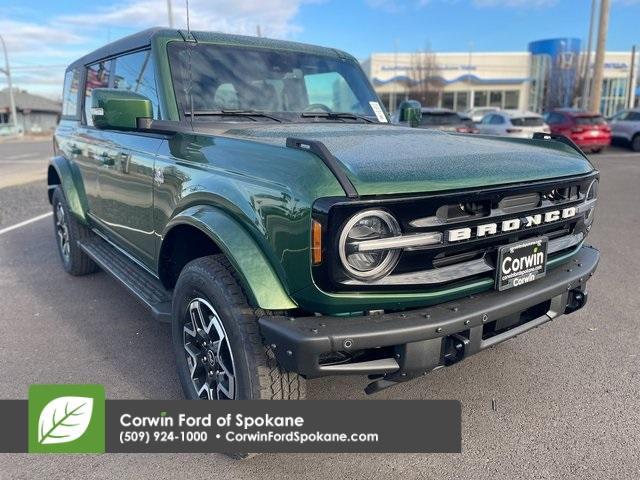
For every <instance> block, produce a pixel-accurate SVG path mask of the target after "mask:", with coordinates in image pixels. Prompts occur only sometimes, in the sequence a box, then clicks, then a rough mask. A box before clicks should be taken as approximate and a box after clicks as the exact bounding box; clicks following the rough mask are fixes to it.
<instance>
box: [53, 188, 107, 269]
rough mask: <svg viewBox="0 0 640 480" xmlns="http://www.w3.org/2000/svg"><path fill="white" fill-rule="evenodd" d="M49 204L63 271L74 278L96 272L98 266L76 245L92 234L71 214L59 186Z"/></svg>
mask: <svg viewBox="0 0 640 480" xmlns="http://www.w3.org/2000/svg"><path fill="white" fill-rule="evenodd" d="M51 204H52V205H53V228H54V232H55V235H56V244H57V246H58V254H59V255H60V260H61V261H62V266H63V267H64V269H65V271H66V272H67V273H69V274H71V275H74V276H80V275H87V274H89V273H93V272H96V271H97V270H98V265H96V264H95V262H94V261H93V260H91V258H89V257H88V256H87V254H86V253H84V251H83V250H82V249H81V248H80V246H79V245H78V241H82V240H85V239H87V238H89V237H90V236H91V235H93V234H92V233H91V231H90V230H89V229H88V228H87V227H86V226H84V225H83V224H81V223H80V222H79V221H78V219H77V218H76V217H75V216H74V215H73V213H71V210H70V209H69V205H68V204H67V199H66V198H65V196H64V191H63V190H62V187H61V186H60V185H58V186H57V187H56V188H55V190H54V191H53V195H52V196H51Z"/></svg>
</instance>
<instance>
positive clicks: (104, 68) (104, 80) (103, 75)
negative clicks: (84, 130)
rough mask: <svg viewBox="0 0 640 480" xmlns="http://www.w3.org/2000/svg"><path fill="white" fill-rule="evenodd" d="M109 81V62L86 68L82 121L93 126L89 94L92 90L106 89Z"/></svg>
mask: <svg viewBox="0 0 640 480" xmlns="http://www.w3.org/2000/svg"><path fill="white" fill-rule="evenodd" d="M110 81H111V60H107V61H104V62H99V63H96V64H94V65H90V66H89V67H87V84H86V86H85V89H84V119H85V121H86V122H87V125H89V126H93V120H92V118H91V92H93V89H94V88H108V87H109V82H110Z"/></svg>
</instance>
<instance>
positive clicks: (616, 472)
mask: <svg viewBox="0 0 640 480" xmlns="http://www.w3.org/2000/svg"><path fill="white" fill-rule="evenodd" d="M50 145H51V143H50V142H20V143H4V144H2V143H0V179H4V180H5V183H4V184H0V398H4V399H11V398H26V395H27V387H28V385H29V384H32V383H102V384H104V386H105V388H106V391H107V396H108V397H109V398H114V399H179V398H181V392H180V387H179V385H178V381H177V377H176V375H175V372H174V362H173V356H172V353H171V350H170V338H169V327H168V326H167V325H164V324H157V323H154V321H153V320H151V318H150V315H149V313H148V312H147V311H146V310H145V309H144V308H143V307H141V306H139V305H138V303H137V302H136V301H135V300H134V299H133V298H132V297H131V296H129V295H128V294H127V293H126V292H125V290H124V289H123V288H122V287H120V286H119V285H118V284H117V283H116V282H115V281H114V280H112V279H111V278H110V277H109V276H108V275H107V274H105V273H97V274H95V275H91V276H87V277H83V278H74V277H70V276H68V275H67V274H65V273H64V271H63V270H62V268H61V267H60V265H59V260H58V257H57V253H56V251H55V244H54V237H53V227H52V220H51V218H43V219H40V220H37V221H34V222H32V223H28V224H25V225H23V226H21V227H18V228H15V229H10V230H7V227H10V226H12V225H16V224H20V222H22V221H24V220H28V219H30V218H33V217H37V216H39V215H41V214H43V213H47V212H48V211H49V205H48V203H47V202H46V188H45V186H44V168H45V166H46V156H47V155H48V152H49V151H50V149H51V147H50ZM592 159H593V162H594V164H595V165H596V166H597V167H598V168H599V169H600V171H601V187H600V202H599V206H598V211H597V218H596V224H595V226H594V228H593V231H592V233H591V235H590V238H589V242H590V243H592V244H594V245H596V246H598V247H599V248H600V249H601V251H602V262H601V264H600V267H599V269H598V272H597V273H596V275H595V276H594V277H593V279H592V280H591V281H590V283H589V287H590V288H589V293H590V298H589V304H588V305H587V307H586V308H585V309H583V310H581V311H579V312H577V313H576V314H574V315H571V316H567V317H561V318H560V319H558V320H557V321H554V322H551V323H548V324H545V325H543V326H542V327H540V328H538V329H536V330H533V331H531V332H529V333H527V334H525V335H521V336H519V337H517V338H515V339H512V340H510V341H508V342H506V343H503V344H501V345H498V346H497V347H495V348H493V349H490V350H487V351H484V352H482V353H480V354H479V355H476V356H474V357H472V358H470V359H468V360H466V361H464V362H462V363H459V364H456V365H454V366H453V367H450V368H448V369H442V370H439V371H437V372H434V373H432V374H431V375H428V376H426V377H424V378H421V379H419V380H416V381H413V382H410V383H406V384H404V385H400V386H398V387H395V388H392V389H388V390H385V391H383V392H381V393H379V394H377V395H375V396H373V397H368V398H370V399H387V398H396V399H431V398H441V399H459V400H460V401H461V402H462V410H463V453H462V454H448V455H425V454H403V455H397V454H393V455H391V454H388V455H369V454H366V455H365V454H360V455H353V454H322V455H310V454H296V455H293V454H277V455H276V454H269V455H262V456H259V457H256V458H253V459H250V460H247V461H243V462H237V461H233V460H230V459H229V458H227V457H225V456H222V455H217V454H189V455H187V454H181V455H178V454H175V455H174V454H163V455H160V454H157V455H151V454H145V455H143V454H140V455H117V454H105V455H97V456H96V455H93V456H91V455H64V456H63V455H60V456H54V455H31V456H26V455H9V454H4V455H0V479H2V480H4V479H18V478H25V479H27V478H51V479H54V478H87V479H98V478H105V479H113V478H154V479H158V478H200V477H208V478H216V479H227V478H229V479H231V478H233V479H244V478H251V479H256V478H276V477H277V478H281V479H288V478H306V477H311V478H325V477H326V478H329V477H331V478H363V479H364V478H391V477H393V478H438V479H440V478H476V479H477V478H504V479H513V478H581V479H583V478H589V479H591V478H602V479H613V478H620V479H627V478H629V479H631V478H640V414H639V412H640V395H639V394H640V368H639V367H640V356H639V354H638V344H639V343H640V329H639V328H638V319H639V315H638V313H639V312H640V287H639V286H638V278H639V275H638V272H639V271H640V247H639V245H638V240H637V238H638V237H640V213H638V212H639V211H638V205H640V188H639V185H640V154H633V153H631V152H629V151H627V150H624V149H618V148H615V149H611V150H609V151H607V152H605V153H603V154H599V155H593V156H592ZM10 160H11V161H10ZM21 160H24V162H23V164H22V165H21V167H22V168H17V167H16V165H19V164H20V161H21ZM26 160H29V162H27V161H26ZM33 180H36V181H35V182H34V181H33ZM365 384H366V379H364V378H361V377H338V378H329V379H321V380H313V381H310V382H309V383H308V385H309V396H310V397H311V398H315V399H324V398H327V399H329V398H330V399H359V398H366V396H365V395H364V393H363V388H364V386H365ZM372 421H375V419H372ZM0 428H2V427H1V426H0Z"/></svg>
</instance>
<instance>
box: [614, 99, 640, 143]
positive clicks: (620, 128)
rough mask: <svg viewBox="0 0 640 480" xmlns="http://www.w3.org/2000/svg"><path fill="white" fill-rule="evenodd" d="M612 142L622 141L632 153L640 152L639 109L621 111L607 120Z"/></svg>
mask: <svg viewBox="0 0 640 480" xmlns="http://www.w3.org/2000/svg"><path fill="white" fill-rule="evenodd" d="M609 126H610V127H611V136H612V137H613V140H617V141H620V140H622V141H624V142H625V143H628V145H630V146H631V149H632V150H633V151H634V152H640V108H636V109H633V110H622V111H621V112H618V113H616V114H615V115H614V116H613V117H611V120H609Z"/></svg>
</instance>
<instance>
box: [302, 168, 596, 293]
mask: <svg viewBox="0 0 640 480" xmlns="http://www.w3.org/2000/svg"><path fill="white" fill-rule="evenodd" d="M593 178H595V175H588V176H583V177H580V178H574V179H568V180H564V181H558V180H555V181H553V182H539V183H536V184H529V185H518V186H511V187H499V188H494V189H486V190H475V191H466V192H453V193H444V194H437V195H432V196H425V197H412V198H391V199H389V198H386V199H381V198H375V199H371V200H362V199H360V200H354V201H347V202H344V201H339V202H338V201H336V202H334V203H332V204H330V205H322V202H321V203H320V205H315V206H314V208H315V210H314V217H315V218H320V219H321V221H322V223H323V225H324V228H325V229H326V237H325V238H326V239H327V240H328V242H327V250H329V251H334V252H335V251H337V237H339V234H340V232H341V230H342V227H343V225H344V224H345V222H346V221H347V220H348V219H349V218H350V217H351V216H352V215H354V214H355V213H356V212H358V211H361V210H363V209H368V208H376V209H384V210H387V211H389V212H390V213H391V214H392V215H393V216H394V217H395V218H396V219H397V220H398V222H399V223H400V225H401V227H402V232H403V235H412V234H420V233H431V232H440V233H442V235H443V239H444V240H443V241H442V243H438V244H432V245H425V246H421V247H418V248H414V247H411V248H406V249H405V250H404V251H403V252H402V255H401V257H400V260H399V262H398V265H397V266H396V268H395V269H394V271H393V272H392V273H391V274H390V275H388V276H386V277H384V278H381V279H379V280H375V281H373V282H366V281H363V280H357V279H354V278H351V277H349V276H348V275H347V274H345V272H344V270H343V269H342V266H341V264H340V260H339V259H338V258H337V257H338V256H337V255H333V256H329V257H328V258H329V260H328V261H326V262H324V263H323V264H321V265H319V266H315V267H313V274H314V278H315V280H316V282H317V283H318V284H319V286H321V287H322V288H323V289H324V290H327V291H342V290H350V291H353V290H356V291H364V290H412V289H419V290H421V291H424V290H429V289H435V288H440V287H442V286H444V285H449V284H453V283H456V282H460V281H462V280H471V279H478V278H492V277H493V276H494V270H495V262H496V256H497V250H498V248H499V247H500V246H503V245H508V244H510V243H514V242H518V241H521V240H525V239H528V238H533V237H538V236H546V237H548V238H549V250H548V254H549V260H553V259H554V258H557V257H559V256H561V255H563V254H565V253H567V252H569V251H570V250H572V249H575V248H576V247H577V246H578V245H579V244H580V243H581V242H582V241H583V240H584V238H585V236H586V234H587V228H586V227H585V225H584V221H583V212H580V213H578V214H576V215H575V216H571V217H569V218H566V219H562V218H560V219H558V220H557V221H553V222H550V223H542V224H539V225H532V226H531V227H527V228H523V229H519V230H514V231H506V232H500V231H498V232H497V233H496V234H493V235H488V236H481V237H480V236H475V235H472V236H471V237H470V238H468V239H465V240H463V241H448V240H447V232H448V231H449V230H451V229H460V228H466V227H469V228H470V229H471V230H472V231H474V227H476V226H478V225H483V224H487V223H498V224H500V222H502V221H503V220H508V219H514V218H522V219H524V218H525V217H526V216H531V215H536V214H542V215H544V213H545V212H550V211H555V210H559V209H560V210H561V209H564V208H568V207H579V206H580V205H582V204H583V203H584V200H585V196H586V192H587V188H588V186H589V184H590V183H591V181H592V180H593ZM323 208H324V212H323Z"/></svg>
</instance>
